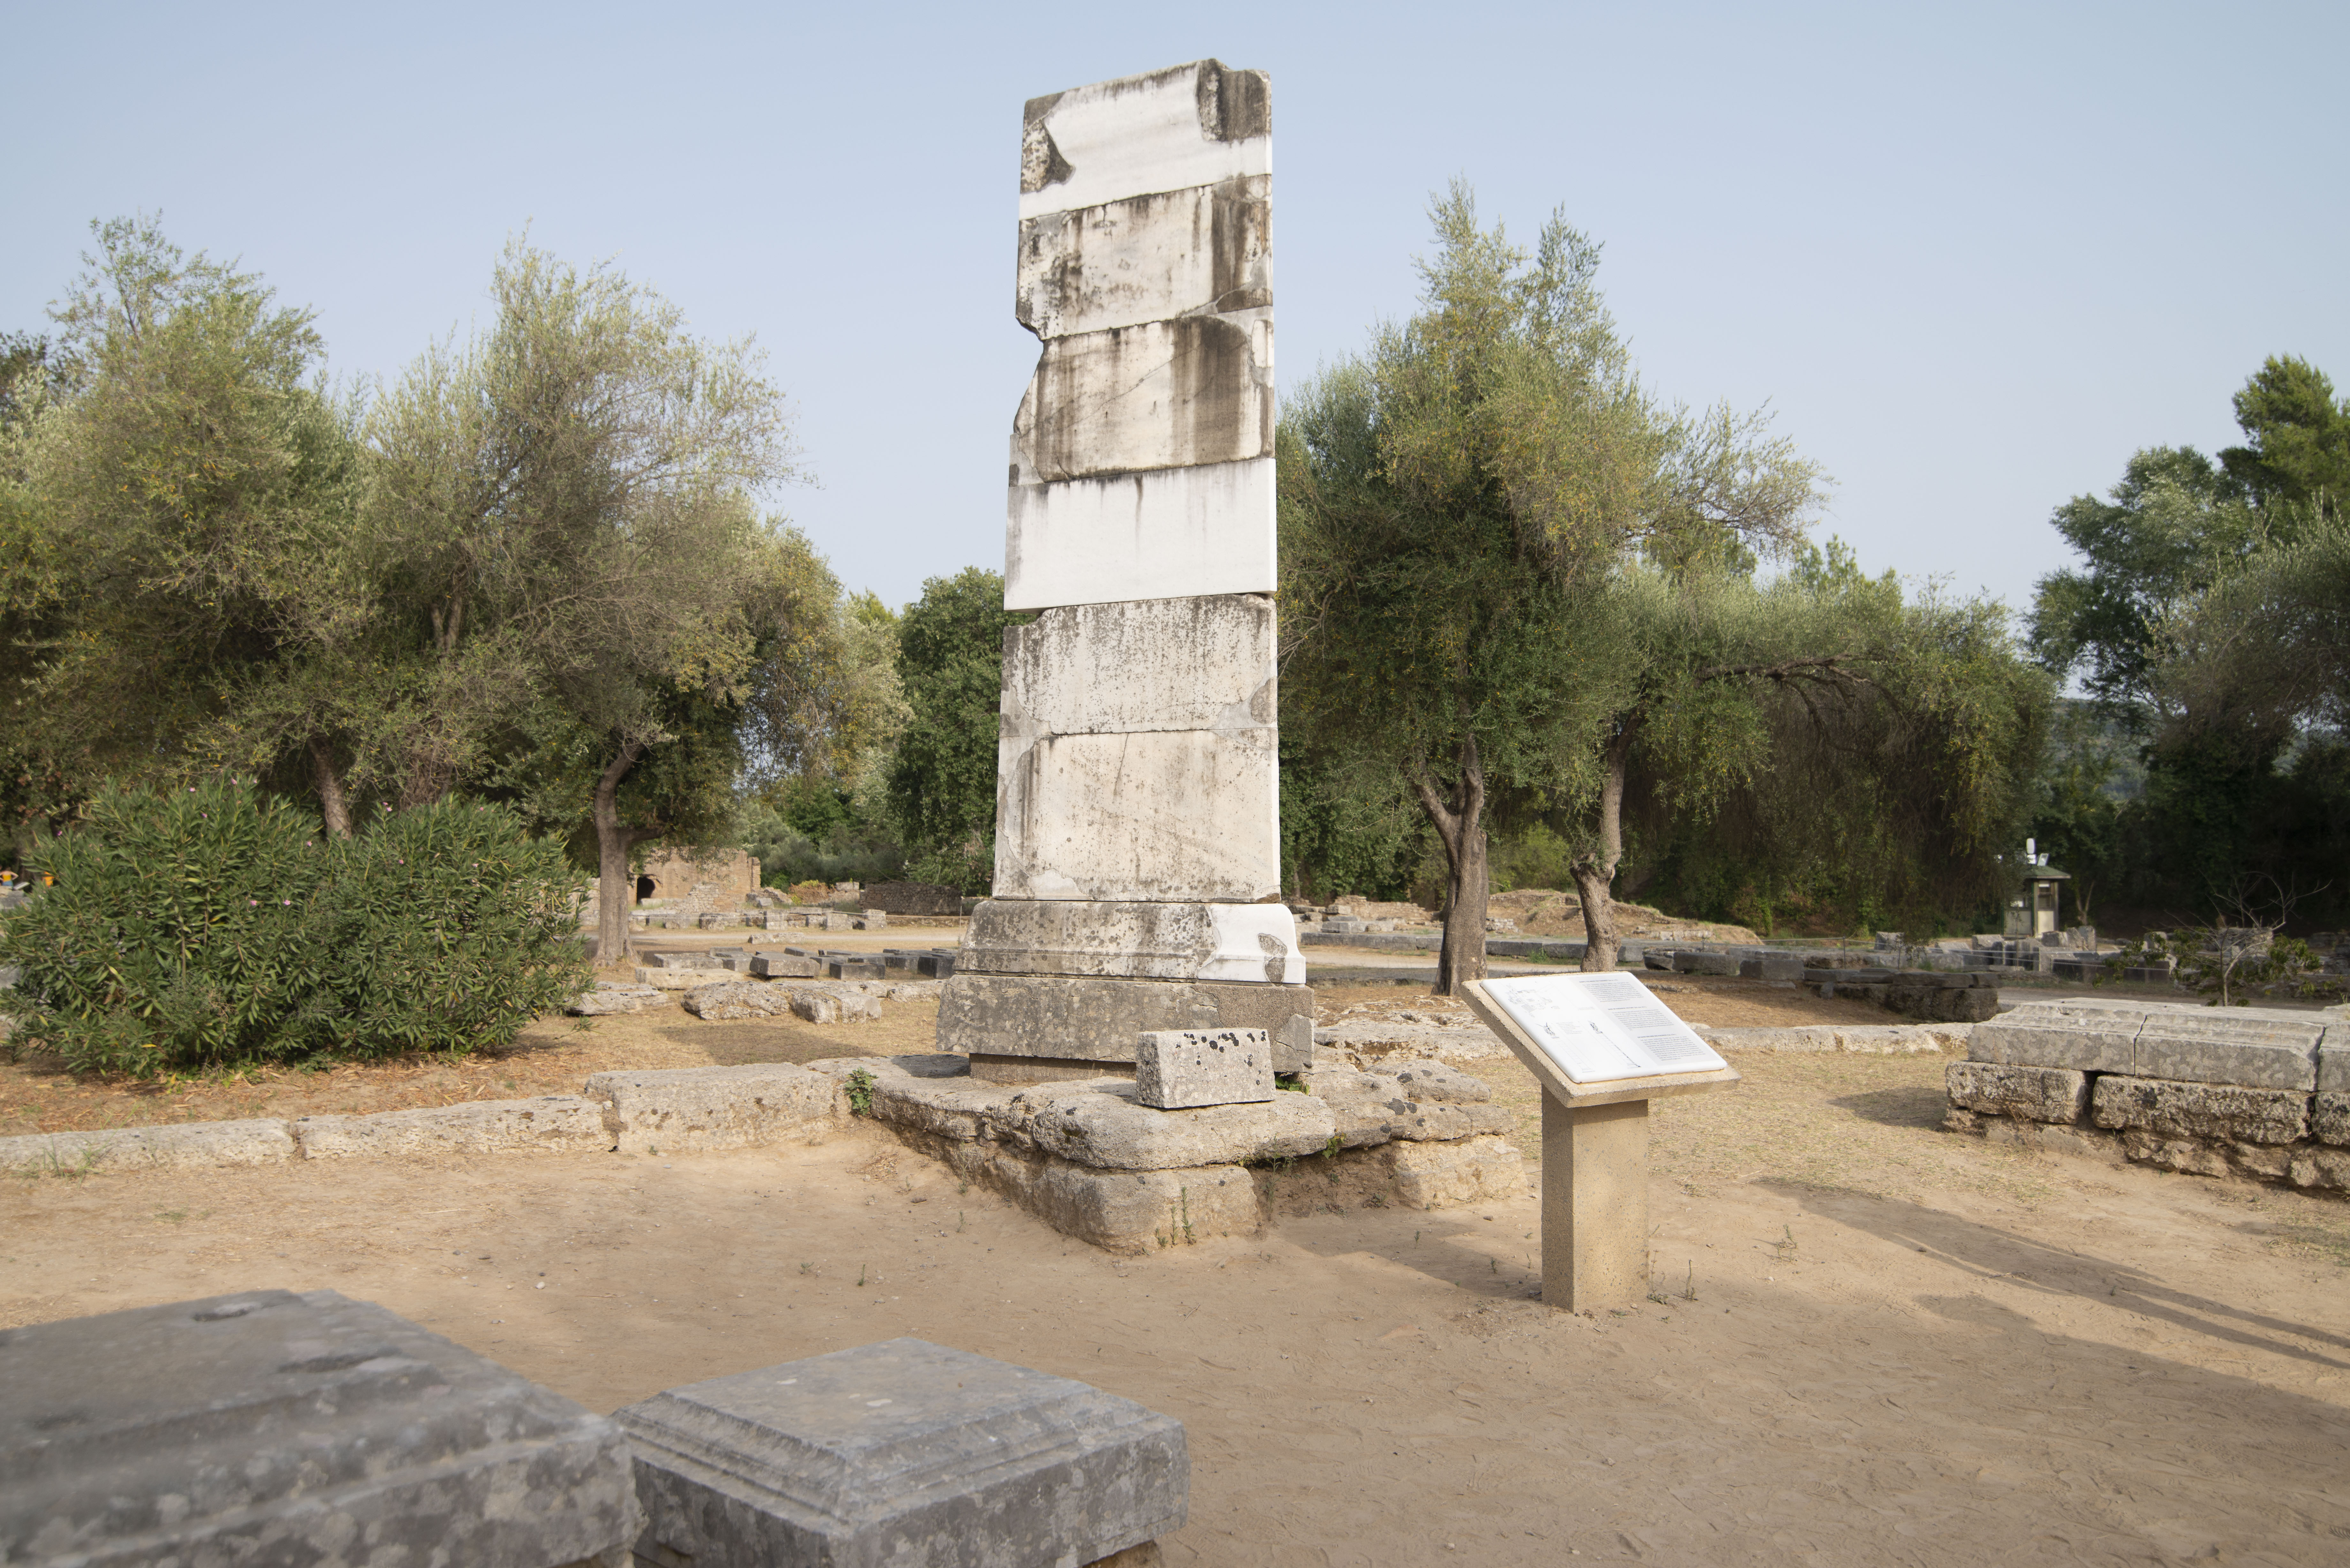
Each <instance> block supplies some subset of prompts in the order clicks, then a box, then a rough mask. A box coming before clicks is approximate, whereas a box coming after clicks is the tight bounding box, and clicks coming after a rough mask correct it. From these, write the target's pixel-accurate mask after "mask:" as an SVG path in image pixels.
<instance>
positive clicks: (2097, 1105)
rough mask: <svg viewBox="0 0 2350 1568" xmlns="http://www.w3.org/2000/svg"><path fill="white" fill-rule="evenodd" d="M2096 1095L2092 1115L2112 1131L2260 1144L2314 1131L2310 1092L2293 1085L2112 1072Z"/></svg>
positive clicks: (2294, 1138)
mask: <svg viewBox="0 0 2350 1568" xmlns="http://www.w3.org/2000/svg"><path fill="white" fill-rule="evenodd" d="M2091 1096H2092V1103H2091V1110H2090V1115H2091V1116H2092V1117H2093V1119H2094V1120H2095V1123H2096V1125H2097V1126H2099V1127H2104V1128H2106V1129H2107V1130H2109V1131H2120V1130H2123V1129H2130V1130H2135V1131H2139V1132H2144V1133H2147V1134H2149V1135H2152V1136H2155V1137H2179V1138H2198V1139H2226V1140H2230V1141H2237V1142H2243V1143H2254V1144H2280V1143H2293V1142H2295V1141H2297V1140H2298V1139H2301V1138H2304V1137H2308V1136H2309V1096H2307V1095H2305V1094H2300V1093H2296V1092H2294V1091H2293V1090H2290V1089H2256V1088H2242V1087H2238V1086H2236V1085H2229V1084H2183V1083H2171V1082H2167V1081H2165V1080H2162V1079H2158V1078H2134V1077H2124V1076H2121V1075H2117V1074H2106V1075H2103V1076H2101V1077H2099V1078H2098V1079H2097V1081H2096V1086H2095V1089H2093V1090H2092V1091H2091Z"/></svg>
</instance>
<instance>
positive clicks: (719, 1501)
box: [613, 1339, 1191, 1568]
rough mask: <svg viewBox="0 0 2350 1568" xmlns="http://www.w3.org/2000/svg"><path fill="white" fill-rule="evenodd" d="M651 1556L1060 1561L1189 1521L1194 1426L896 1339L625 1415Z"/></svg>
mask: <svg viewBox="0 0 2350 1568" xmlns="http://www.w3.org/2000/svg"><path fill="white" fill-rule="evenodd" d="M613 1419H614V1420H616V1421H617V1422H619V1424H620V1426H621V1427H623V1428H626V1429H627V1431H628V1434H629V1440H630V1441H631V1443H632V1444H633V1445H634V1447H635V1449H636V1455H637V1491H638V1495H639V1497H640V1498H642V1499H643V1501H644V1506H645V1512H646V1515H647V1519H646V1525H645V1532H644V1535H643V1537H642V1538H641V1539H640V1540H639V1542H638V1543H637V1560H638V1561H639V1563H691V1564H694V1568H755V1565H758V1564H765V1563H827V1564H834V1565H837V1568H866V1565H870V1568H884V1565H885V1564H887V1565H890V1568H921V1565H925V1564H936V1565H938V1568H946V1565H947V1564H960V1563H988V1564H998V1563H1000V1564H1003V1565H1004V1568H1012V1565H1014V1564H1026V1563H1053V1564H1066V1565H1067V1568H1076V1565H1077V1564H1081V1563H1096V1562H1099V1561H1100V1560H1101V1559H1103V1558H1107V1557H1109V1556H1112V1555H1113V1554H1115V1553H1117V1552H1122V1551H1125V1550H1126V1549H1127V1548H1128V1547H1135V1546H1139V1545H1141V1544H1142V1543H1144V1542H1149V1541H1154V1540H1156V1539H1157V1538H1158V1537H1159V1536H1160V1535H1163V1534H1165V1533H1167V1532H1170V1531H1171V1530H1174V1529H1175V1528H1177V1527H1178V1526H1180V1524H1181V1523H1182V1522H1183V1517H1184V1511H1185V1506H1186V1502H1187V1499H1188V1496H1189V1493H1190V1490H1191V1460H1190V1458H1189V1455H1188V1454H1187V1452H1186V1450H1185V1448H1184V1442H1183V1427H1182V1424H1181V1423H1180V1422H1179V1421H1176V1420H1174V1419H1173V1418H1172V1417H1166V1416H1161V1415H1159V1414H1157V1413H1155V1412H1153V1411H1151V1410H1148V1409H1146V1408H1144V1407H1142V1406H1140V1405H1138V1404H1136V1403H1134V1402H1133V1401H1132V1400H1130V1399H1122V1398H1119V1397H1117V1396H1115V1395H1112V1394H1106V1393H1104V1392H1102V1391H1101V1390H1100V1389H1097V1388H1093V1387H1090V1386H1087V1385H1086V1384H1083V1383H1076V1382H1072V1381H1071V1380H1069V1379H1068V1378H1066V1377H1054V1376H1048V1375H1046V1374H1045V1373H1041V1372H1032V1371H1029V1370H1028V1369H1026V1368H1024V1367H1020V1366H1010V1365H1007V1364H1006V1363H1004V1362H1001V1361H991V1360H988V1359H987V1358H986V1357H984V1356H979V1355H970V1354H969V1353H967V1352H964V1351H960V1350H951V1349H948V1348H946V1347H944V1346H941V1345H930V1344H926V1343H924V1342H923V1341H921V1340H919V1339H891V1340H884V1341H882V1342H881V1343H880V1344H878V1345H861V1346H859V1347H858V1348H856V1349H854V1350H842V1351H836V1352H834V1353H833V1354H831V1355H818V1356H813V1357H810V1358H809V1359H807V1360H805V1361H793V1362H786V1363H785V1364H784V1365H782V1366H770V1367H767V1368H766V1369H764V1371H758V1372H744V1373H738V1374H735V1375H733V1376H726V1377H714V1378H712V1379H711V1380H709V1381H708V1382H706V1383H695V1384H691V1385H689V1386H685V1387H683V1388H673V1389H671V1390H670V1391H669V1392H668V1393H666V1394H660V1395H656V1396H654V1397H652V1398H650V1399H648V1400H645V1401H644V1402H643V1403H642V1404H638V1405H631V1406H629V1407H628V1408H626V1409H624V1410H621V1411H619V1413H618V1414H617V1415H616V1416H615V1417H613Z"/></svg>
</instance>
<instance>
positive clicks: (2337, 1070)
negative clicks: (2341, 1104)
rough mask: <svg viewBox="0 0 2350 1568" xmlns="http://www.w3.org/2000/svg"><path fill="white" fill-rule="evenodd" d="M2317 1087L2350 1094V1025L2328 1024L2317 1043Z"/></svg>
mask: <svg viewBox="0 0 2350 1568" xmlns="http://www.w3.org/2000/svg"><path fill="white" fill-rule="evenodd" d="M2317 1086H2318V1087H2319V1088H2321V1089H2327V1090H2334V1089H2339V1090H2342V1091H2344V1092H2345V1093H2350V1023H2339V1022H2335V1023H2328V1024H2327V1025H2326V1027H2325V1038H2324V1039H2323V1040H2321V1041H2319V1042H2318V1043H2317Z"/></svg>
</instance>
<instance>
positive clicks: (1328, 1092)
mask: <svg viewBox="0 0 2350 1568" xmlns="http://www.w3.org/2000/svg"><path fill="white" fill-rule="evenodd" d="M1464 1085H1475V1086H1476V1088H1477V1089H1478V1090H1482V1091H1483V1093H1482V1095H1480V1096H1477V1097H1474V1098H1466V1097H1462V1098H1456V1097H1455V1096H1456V1094H1465V1092H1466V1091H1465V1088H1464ZM1308 1086H1309V1088H1310V1089H1311V1090H1312V1092H1313V1095H1314V1097H1315V1099H1318V1100H1320V1101H1322V1102H1323V1103H1325V1104H1326V1105H1327V1106H1329V1107H1330V1113H1331V1117H1332V1119H1333V1121H1334V1123H1335V1124H1336V1132H1337V1137H1338V1143H1339V1146H1340V1147H1343V1148H1362V1147H1368V1146H1371V1145H1376V1144H1382V1143H1390V1142H1394V1141H1397V1140H1399V1139H1400V1140H1406V1141H1413V1142H1419V1141H1426V1140H1430V1139H1444V1138H1463V1137H1476V1136H1479V1135H1482V1134H1485V1133H1506V1132H1508V1131H1509V1130H1510V1114H1509V1112H1508V1111H1507V1110H1505V1109H1503V1107H1502V1106H1496V1105H1492V1104H1490V1103H1488V1102H1489V1101H1490V1099H1491V1096H1492V1090H1491V1089H1489V1088H1487V1087H1486V1086H1485V1085H1483V1084H1482V1083H1480V1082H1479V1081H1478V1080H1477V1079H1474V1078H1471V1077H1470V1076H1469V1075H1468V1074H1466V1073H1463V1072H1461V1071H1459V1070H1458V1069H1457V1068H1452V1067H1448V1066H1444V1065H1443V1064H1438V1063H1415V1064H1412V1065H1410V1066H1406V1067H1402V1068H1400V1069H1398V1070H1396V1071H1392V1072H1357V1071H1356V1070H1354V1069H1351V1068H1335V1069H1333V1068H1325V1067H1316V1068H1315V1070H1314V1072H1313V1073H1312V1074H1311V1075H1309V1077H1308Z"/></svg>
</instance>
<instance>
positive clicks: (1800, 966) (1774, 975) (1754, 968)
mask: <svg viewBox="0 0 2350 1568" xmlns="http://www.w3.org/2000/svg"><path fill="white" fill-rule="evenodd" d="M1738 972H1739V974H1740V976H1741V977H1742V978H1743V979H1746V980H1792V981H1799V980H1802V979H1803V978H1804V961H1803V960H1802V958H1800V957H1798V956H1797V955H1796V954H1794V953H1764V954H1763V956H1762V957H1760V958H1751V959H1740V960H1739V961H1738Z"/></svg>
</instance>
